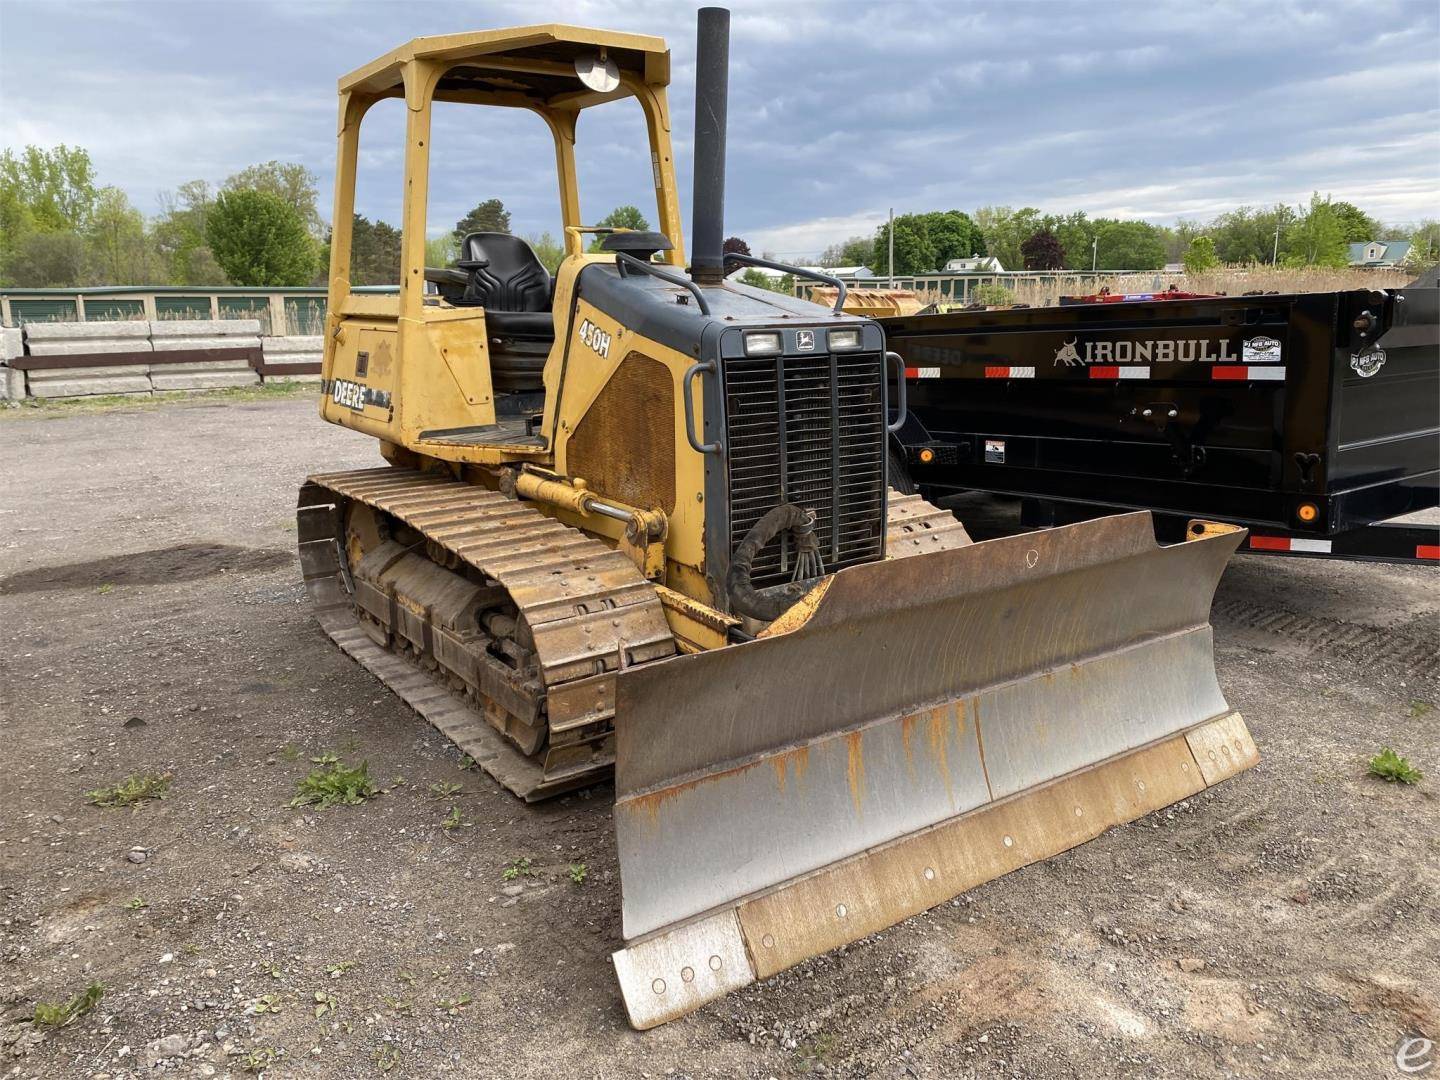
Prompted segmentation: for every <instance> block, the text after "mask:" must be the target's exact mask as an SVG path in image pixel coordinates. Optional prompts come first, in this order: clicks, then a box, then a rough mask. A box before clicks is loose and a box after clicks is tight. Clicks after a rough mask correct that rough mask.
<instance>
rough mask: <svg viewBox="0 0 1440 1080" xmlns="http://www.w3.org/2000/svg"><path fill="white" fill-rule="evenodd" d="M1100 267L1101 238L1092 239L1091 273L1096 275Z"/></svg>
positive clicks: (1094, 237) (1093, 237)
mask: <svg viewBox="0 0 1440 1080" xmlns="http://www.w3.org/2000/svg"><path fill="white" fill-rule="evenodd" d="M1099 266H1100V237H1098V236H1092V237H1091V238H1090V273H1092V274H1093V273H1095V271H1096V269H1097V268H1098V267H1099Z"/></svg>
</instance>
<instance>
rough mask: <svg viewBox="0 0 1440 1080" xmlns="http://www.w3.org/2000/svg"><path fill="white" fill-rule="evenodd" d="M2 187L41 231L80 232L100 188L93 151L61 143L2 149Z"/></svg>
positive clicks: (0, 155) (1, 189)
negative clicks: (57, 144) (50, 148)
mask: <svg viewBox="0 0 1440 1080" xmlns="http://www.w3.org/2000/svg"><path fill="white" fill-rule="evenodd" d="M0 191H5V192H10V193H12V194H13V197H14V198H15V199H16V200H17V201H18V202H19V203H20V204H22V205H23V206H24V207H25V208H26V210H27V211H28V213H29V221H30V224H31V226H32V227H34V228H35V229H37V230H39V231H41V232H59V231H61V230H62V229H68V230H70V231H72V232H79V231H81V230H83V229H84V228H85V226H86V225H87V224H88V223H89V221H90V213H91V211H92V210H94V208H95V200H96V198H97V197H98V194H99V193H98V191H97V189H96V187H95V167H94V165H92V164H91V162H90V153H89V151H87V150H84V149H82V148H81V147H78V146H76V147H71V146H66V145H65V144H63V143H62V144H60V145H59V146H57V147H55V148H54V149H52V150H45V149H42V148H41V147H38V146H27V147H25V149H24V150H22V151H21V152H20V153H19V154H16V153H15V151H13V150H6V151H4V152H0Z"/></svg>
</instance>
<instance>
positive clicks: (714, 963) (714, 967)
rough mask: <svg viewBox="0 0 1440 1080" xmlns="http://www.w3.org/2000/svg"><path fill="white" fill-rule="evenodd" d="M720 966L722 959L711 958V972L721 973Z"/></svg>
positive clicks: (717, 957)
mask: <svg viewBox="0 0 1440 1080" xmlns="http://www.w3.org/2000/svg"><path fill="white" fill-rule="evenodd" d="M767 936H768V935H767ZM766 948H769V946H768V945H767V946H766ZM720 965H721V961H720V957H719V956H712V957H710V970H711V971H719V970H720Z"/></svg>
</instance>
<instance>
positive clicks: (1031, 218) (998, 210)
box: [973, 206, 1053, 270]
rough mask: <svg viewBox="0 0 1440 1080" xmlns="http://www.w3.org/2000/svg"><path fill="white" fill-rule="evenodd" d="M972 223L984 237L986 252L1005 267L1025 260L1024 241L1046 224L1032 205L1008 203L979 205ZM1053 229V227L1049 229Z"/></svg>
mask: <svg viewBox="0 0 1440 1080" xmlns="http://www.w3.org/2000/svg"><path fill="white" fill-rule="evenodd" d="M973 217H974V220H975V226H976V228H978V229H979V230H980V233H981V235H982V236H983V237H984V238H985V254H987V255H991V256H993V257H995V258H996V259H999V260H1000V265H1001V266H1003V267H1005V269H1007V270H1014V269H1016V268H1017V267H1019V266H1023V265H1024V263H1025V253H1024V252H1023V251H1022V250H1021V247H1022V246H1023V245H1024V243H1025V241H1026V240H1028V239H1029V238H1030V237H1032V236H1034V235H1035V234H1036V233H1037V232H1039V231H1040V230H1041V229H1042V228H1046V227H1047V226H1046V225H1045V224H1044V222H1043V221H1042V217H1041V214H1040V211H1039V210H1037V209H1035V208H1034V207H1033V206H1025V207H1021V208H1020V209H1019V210H1012V209H1011V208H1010V207H1008V206H982V207H980V209H978V210H976V211H975V213H974V215H973ZM1051 231H1053V230H1051Z"/></svg>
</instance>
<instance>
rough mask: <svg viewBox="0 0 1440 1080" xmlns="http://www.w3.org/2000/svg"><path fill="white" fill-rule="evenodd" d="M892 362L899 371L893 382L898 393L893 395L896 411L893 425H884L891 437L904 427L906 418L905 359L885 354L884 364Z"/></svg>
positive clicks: (889, 353) (898, 355) (892, 353)
mask: <svg viewBox="0 0 1440 1080" xmlns="http://www.w3.org/2000/svg"><path fill="white" fill-rule="evenodd" d="M892 360H893V361H895V364H896V367H897V368H898V369H899V378H897V379H896V380H895V381H896V384H897V385H898V387H899V391H898V392H897V393H896V395H895V404H896V409H897V411H896V413H895V422H894V423H893V424H886V425H885V430H886V431H888V432H890V434H892V435H893V434H894V433H895V432H897V431H899V430H900V429H901V428H902V427H904V426H905V420H906V418H907V417H906V412H905V358H904V357H902V356H901V355H900V354H899V353H894V352H887V353H886V354H885V362H886V364H887V365H888V364H889V363H890V361H892Z"/></svg>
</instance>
